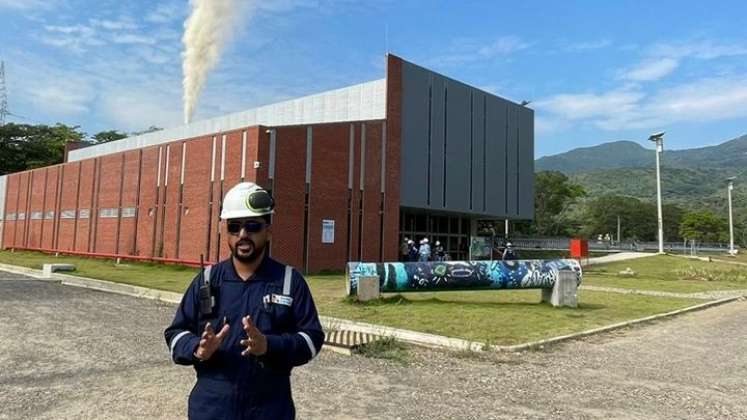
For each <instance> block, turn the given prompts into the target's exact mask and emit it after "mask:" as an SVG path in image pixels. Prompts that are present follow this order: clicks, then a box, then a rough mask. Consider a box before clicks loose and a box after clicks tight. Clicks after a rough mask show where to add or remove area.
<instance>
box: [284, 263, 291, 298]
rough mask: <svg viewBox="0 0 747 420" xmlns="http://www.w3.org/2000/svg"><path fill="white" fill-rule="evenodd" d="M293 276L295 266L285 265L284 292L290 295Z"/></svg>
mask: <svg viewBox="0 0 747 420" xmlns="http://www.w3.org/2000/svg"><path fill="white" fill-rule="evenodd" d="M292 276H293V267H291V266H289V265H286V266H285V279H283V294H284V295H286V296H288V295H290V293H291V277H292Z"/></svg>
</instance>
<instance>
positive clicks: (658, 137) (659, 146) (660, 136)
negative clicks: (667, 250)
mask: <svg viewBox="0 0 747 420" xmlns="http://www.w3.org/2000/svg"><path fill="white" fill-rule="evenodd" d="M648 139H649V140H651V141H653V142H655V143H656V198H657V200H656V204H657V212H658V223H659V254H663V253H664V221H663V220H662V215H661V169H660V168H659V166H660V162H659V160H660V157H659V156H660V155H661V152H662V151H663V150H664V132H663V131H662V132H661V133H656V134H652V135H651V136H649V138H648Z"/></svg>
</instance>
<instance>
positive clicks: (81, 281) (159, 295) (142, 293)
mask: <svg viewBox="0 0 747 420" xmlns="http://www.w3.org/2000/svg"><path fill="white" fill-rule="evenodd" d="M52 276H53V278H55V279H59V281H60V282H61V283H62V284H64V285H66V286H75V287H83V288H86V289H92V290H99V291H102V292H111V293H117V294H120V295H127V296H133V297H139V298H146V299H153V300H160V301H162V302H168V303H177V304H178V303H179V302H181V301H182V294H181V293H175V292H167V291H165V290H157V289H149V288H147V287H141V286H133V285H131V284H124V283H115V282H111V281H106V280H96V279H89V278H86V277H78V276H71V275H69V274H53V275H52Z"/></svg>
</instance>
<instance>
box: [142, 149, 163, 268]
mask: <svg viewBox="0 0 747 420" xmlns="http://www.w3.org/2000/svg"><path fill="white" fill-rule="evenodd" d="M160 148H161V146H151V147H146V148H145V149H143V153H142V157H141V159H142V163H141V172H140V206H139V208H138V221H137V242H136V249H137V255H141V256H149V257H150V256H153V255H154V252H153V249H154V246H153V241H154V236H153V235H154V233H155V232H156V229H155V227H156V225H155V223H156V210H158V207H157V205H156V200H157V187H156V184H157V183H156V181H157V180H156V178H157V175H158V152H159V149H160ZM162 153H163V152H162ZM161 159H162V160H163V156H162V157H161Z"/></svg>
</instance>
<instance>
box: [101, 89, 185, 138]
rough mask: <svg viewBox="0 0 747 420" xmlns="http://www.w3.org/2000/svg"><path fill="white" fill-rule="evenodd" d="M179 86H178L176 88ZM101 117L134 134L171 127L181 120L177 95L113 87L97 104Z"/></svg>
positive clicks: (179, 98) (178, 96)
mask: <svg viewBox="0 0 747 420" xmlns="http://www.w3.org/2000/svg"><path fill="white" fill-rule="evenodd" d="M177 87H178V86H177ZM99 105H100V111H101V112H102V113H103V116H104V117H105V118H106V119H107V120H108V121H109V123H110V124H112V125H113V126H114V127H117V129H119V130H125V131H137V130H141V129H143V128H144V127H149V126H151V125H155V126H157V127H172V126H175V125H177V124H179V122H180V120H181V118H182V117H181V115H182V112H181V97H180V95H179V92H178V91H177V92H172V93H171V94H169V93H168V92H163V91H160V92H159V91H150V90H148V89H135V90H131V89H121V88H114V89H111V90H109V91H107V92H106V95H104V96H102V98H101V101H100V103H99Z"/></svg>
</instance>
